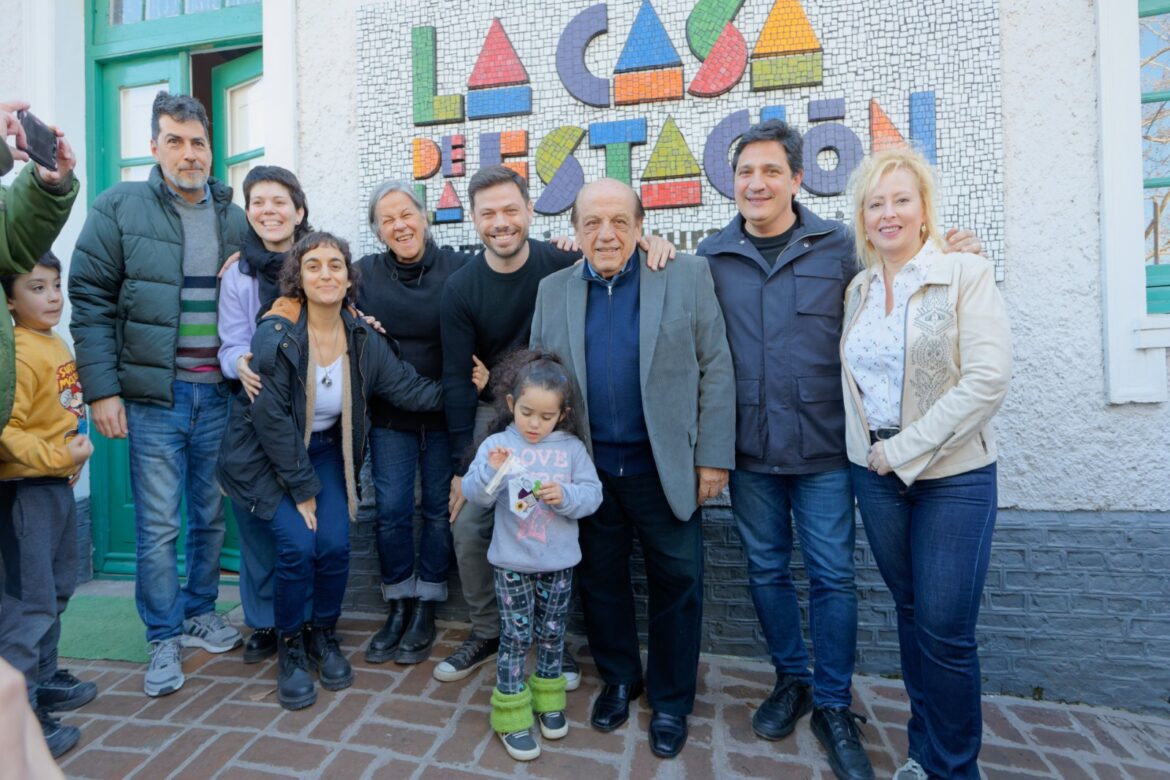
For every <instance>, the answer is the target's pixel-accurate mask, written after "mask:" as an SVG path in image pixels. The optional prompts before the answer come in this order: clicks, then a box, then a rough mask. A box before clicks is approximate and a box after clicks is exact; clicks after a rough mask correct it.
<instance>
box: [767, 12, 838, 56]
mask: <svg viewBox="0 0 1170 780" xmlns="http://www.w3.org/2000/svg"><path fill="white" fill-rule="evenodd" d="M817 51H821V41H820V39H819V38H817V34H816V31H815V30H813V28H812V25H811V24H810V23H809V21H808V17H807V16H805V13H804V7H803V6H802V5H801V3H800V0H776V3H775V5H773V6H772V10H771V12H769V14H768V20H767V21H766V22H764V28H763V29H762V30H760V37H759V39H758V40H757V41H756V47H755V48H754V49H752V56H753V57H773V56H776V55H778V54H804V53H807V52H817Z"/></svg>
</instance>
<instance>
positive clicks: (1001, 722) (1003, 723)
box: [983, 704, 1028, 745]
mask: <svg viewBox="0 0 1170 780" xmlns="http://www.w3.org/2000/svg"><path fill="white" fill-rule="evenodd" d="M983 731H984V733H988V732H990V733H991V734H993V735H995V737H996V739H999V740H1002V741H1004V742H1014V743H1016V744H1019V745H1022V744H1024V743H1026V742H1027V741H1028V740H1027V739H1026V738H1025V737H1024V735H1023V734H1021V733H1020V731H1019V729H1017V728H1016V727H1015V726H1014V725H1012V723H1011V721H1010V720H1008V717H1007V715H1006V714H1005V711H1004V709H1001V708H1000V707H999V706H996V705H989V704H984V705H983Z"/></svg>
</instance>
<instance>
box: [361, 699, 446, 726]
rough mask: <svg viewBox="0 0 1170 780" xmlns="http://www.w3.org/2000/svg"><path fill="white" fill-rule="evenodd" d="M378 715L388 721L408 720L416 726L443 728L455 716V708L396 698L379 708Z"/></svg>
mask: <svg viewBox="0 0 1170 780" xmlns="http://www.w3.org/2000/svg"><path fill="white" fill-rule="evenodd" d="M377 715H378V716H379V717H382V718H386V719H387V720H408V721H409V722H410V723H411V724H413V725H416V726H434V727H436V728H441V727H443V726H446V725H447V724H448V723H449V722H450V721H451V719H452V718H453V717H454V716H455V708H454V707H452V706H449V705H446V704H435V703H433V702H429V701H408V700H405V699H402V698H399V697H394V698H392V699H388V700H387V701H386V702H384V703H383V704H382V705H381V706H379V707H378V709H377Z"/></svg>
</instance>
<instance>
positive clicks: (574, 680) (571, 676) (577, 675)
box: [561, 647, 581, 691]
mask: <svg viewBox="0 0 1170 780" xmlns="http://www.w3.org/2000/svg"><path fill="white" fill-rule="evenodd" d="M561 674H563V675H564V676H565V690H566V691H575V690H577V689H578V688H580V687H581V667H579V666H577V662H576V661H575V660H574V659H573V655H572V654H571V653H570V652H569V648H567V647H566V648H565V652H564V654H562V655H561Z"/></svg>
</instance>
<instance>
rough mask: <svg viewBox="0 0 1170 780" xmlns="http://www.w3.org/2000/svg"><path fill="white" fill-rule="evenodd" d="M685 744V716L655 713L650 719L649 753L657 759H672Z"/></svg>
mask: <svg viewBox="0 0 1170 780" xmlns="http://www.w3.org/2000/svg"><path fill="white" fill-rule="evenodd" d="M685 744H687V716H686V715H668V714H667V713H665V712H656V713H654V716H653V717H652V718H650V751H651V752H652V753H654V755H656V756H658V757H659V758H674V757H675V756H677V755H678V754H679V751H681V750H682V749H683V745H685Z"/></svg>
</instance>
